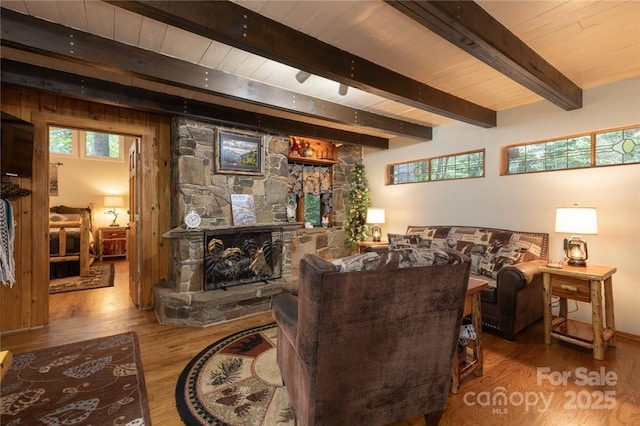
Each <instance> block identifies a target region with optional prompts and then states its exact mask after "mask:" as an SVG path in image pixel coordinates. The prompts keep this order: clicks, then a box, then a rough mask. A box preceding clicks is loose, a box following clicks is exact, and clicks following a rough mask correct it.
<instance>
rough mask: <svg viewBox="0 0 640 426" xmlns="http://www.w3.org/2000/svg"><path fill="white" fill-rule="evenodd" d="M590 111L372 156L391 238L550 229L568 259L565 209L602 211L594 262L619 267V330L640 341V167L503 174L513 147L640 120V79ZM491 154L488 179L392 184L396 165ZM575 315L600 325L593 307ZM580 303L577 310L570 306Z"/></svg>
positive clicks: (398, 142)
mask: <svg viewBox="0 0 640 426" xmlns="http://www.w3.org/2000/svg"><path fill="white" fill-rule="evenodd" d="M583 105H584V106H583V108H581V109H579V110H576V111H570V112H567V111H564V110H562V109H560V108H559V107H556V106H555V105H553V104H551V103H550V102H546V101H541V102H538V103H535V104H532V105H528V106H524V107H519V108H514V109H512V110H509V111H505V112H502V113H499V114H498V126H497V127H496V128H493V129H482V128H479V127H475V126H471V125H467V124H461V123H453V124H448V125H445V126H441V127H437V128H434V131H433V140H432V141H430V142H422V143H412V142H411V141H409V140H407V139H405V140H402V139H400V138H398V139H394V140H393V141H392V143H391V147H390V149H389V150H386V151H380V150H366V151H365V156H364V162H365V170H366V174H367V179H368V181H369V186H370V191H371V200H372V205H375V206H380V207H383V208H384V209H385V210H386V217H387V223H386V224H385V225H384V228H383V232H384V233H386V232H393V233H402V232H404V231H405V229H406V227H407V225H480V226H488V227H500V228H506V229H512V230H520V231H538V232H548V233H549V236H550V256H551V257H552V258H554V259H559V258H560V257H561V256H562V254H563V250H562V242H563V239H564V238H565V235H563V234H556V233H555V232H554V220H555V209H556V207H564V206H571V205H573V204H578V205H580V206H589V207H596V208H597V209H598V227H599V234H598V235H587V236H584V237H585V239H586V240H587V242H588V249H589V259H588V262H589V263H592V264H600V265H603V264H604V265H614V266H616V267H617V268H618V271H617V273H616V274H615V275H614V276H613V294H614V301H615V317H616V328H617V329H618V330H619V331H623V332H627V333H632V334H635V335H639V336H640V165H638V164H636V165H626V166H615V167H602V168H594V169H588V170H569V171H554V172H546V173H537V174H529V175H519V176H500V175H499V164H500V163H499V162H500V149H501V148H502V147H503V146H505V145H510V144H514V143H521V142H533V141H537V140H542V139H548V138H556V137H563V136H568V135H572V134H577V133H585V132H590V131H594V130H601V129H609V128H614V127H620V126H627V125H633V124H640V78H633V79H629V80H625V81H622V82H617V83H613V84H609V85H606V86H602V87H599V88H595V89H591V90H586V91H584V98H583ZM479 148H485V150H486V151H485V164H486V167H485V174H486V177H485V178H482V179H469V180H459V181H447V182H430V183H416V184H405V185H395V186H391V185H389V186H387V185H385V183H384V179H385V173H386V171H385V167H386V165H387V164H389V163H393V162H402V161H409V160H414V159H417V158H421V157H433V156H438V155H446V154H452V153H456V152H464V151H470V150H475V149H479ZM578 306H579V310H578V312H575V313H573V314H571V315H570V316H571V317H572V318H575V319H579V320H583V321H590V318H591V311H590V305H588V304H584V303H579V305H578ZM573 307H574V305H573V302H571V303H570V304H569V310H570V311H571V310H572V308H573Z"/></svg>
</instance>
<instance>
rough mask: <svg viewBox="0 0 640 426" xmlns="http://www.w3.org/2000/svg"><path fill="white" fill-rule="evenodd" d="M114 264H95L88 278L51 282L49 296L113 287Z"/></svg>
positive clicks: (71, 278)
mask: <svg viewBox="0 0 640 426" xmlns="http://www.w3.org/2000/svg"><path fill="white" fill-rule="evenodd" d="M113 270H114V267H113V263H94V264H93V265H91V267H90V268H89V275H87V276H86V277H81V276H75V277H67V278H56V279H54V280H50V281H49V294H55V293H64V292H67V291H76V290H90V289H92V288H101V287H113Z"/></svg>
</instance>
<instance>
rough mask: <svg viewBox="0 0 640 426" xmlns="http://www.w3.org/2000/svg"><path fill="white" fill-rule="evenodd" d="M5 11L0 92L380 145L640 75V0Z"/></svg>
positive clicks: (33, 6) (13, 3)
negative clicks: (32, 92) (48, 94)
mask: <svg viewBox="0 0 640 426" xmlns="http://www.w3.org/2000/svg"><path fill="white" fill-rule="evenodd" d="M1 6H2V13H1V14H0V19H1V24H2V39H1V42H2V50H1V54H2V81H3V82H8V83H13V84H20V85H26V86H31V87H38V88H42V89H46V90H53V91H57V92H61V93H67V94H69V95H71V96H78V97H84V98H90V99H96V100H102V101H106V102H111V103H116V104H123V105H130V106H132V107H136V108H141V109H148V110H162V111H166V112H168V113H172V114H188V115H193V116H198V117H202V118H209V119H214V120H217V121H220V122H224V123H238V122H242V123H244V124H245V125H247V126H249V127H251V128H255V129H261V130H264V131H275V132H280V133H285V134H286V132H291V133H294V132H295V133H298V134H301V135H305V136H313V137H322V138H326V139H330V140H334V141H338V142H347V143H355V144H361V145H365V146H371V147H378V148H385V147H387V146H388V139H390V138H393V137H397V136H406V137H410V138H414V139H417V140H430V139H431V135H432V130H431V129H432V127H433V126H439V125H443V124H446V123H449V122H451V121H452V120H458V121H462V122H466V123H470V124H472V125H477V126H481V127H494V126H496V125H497V124H498V120H497V113H498V112H499V111H502V110H505V109H509V108H513V107H516V106H520V105H525V104H528V103H532V102H536V101H539V100H543V99H544V100H546V101H548V102H552V103H554V104H556V105H558V108H562V109H565V110H573V109H577V108H581V107H582V106H583V100H582V90H584V89H588V88H592V87H596V86H599V85H602V84H606V83H610V82H614V81H618V80H622V79H626V78H631V77H635V76H639V75H640V2H636V1H626V2H623V1H583V0H564V1H545V2H540V1H527V0H524V1H512V2H500V1H478V2H455V1H424V0H413V1H401V2H396V1H389V0H385V1H382V0H360V1H329V2H328V1H313V0H287V1H278V0H271V1H269V0H261V1H258V0H241V1H237V2H226V1H213V2H205V1H189V2H185V1H183V2H171V1H137V0H134V1H96V0H76V1H59V0H52V1H46V2H43V1H17V0H3V1H2V4H1ZM300 71H302V72H303V73H305V74H306V75H307V76H309V75H310V76H309V77H308V78H307V79H306V80H304V82H303V83H300V82H299V81H298V80H297V79H296V76H298V77H301V76H302V73H301V74H300V75H298V74H299V72H300ZM301 80H303V79H301ZM340 86H342V87H341V89H347V88H348V89H347V93H346V94H345V93H344V91H343V90H340V92H342V93H339V87H340Z"/></svg>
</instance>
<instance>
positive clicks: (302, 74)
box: [296, 71, 311, 84]
mask: <svg viewBox="0 0 640 426" xmlns="http://www.w3.org/2000/svg"><path fill="white" fill-rule="evenodd" d="M309 77H311V74H310V73H308V72H306V71H298V72H297V73H296V80H298V83H300V84H302V83H304V82H305V81H307V79H308V78H309Z"/></svg>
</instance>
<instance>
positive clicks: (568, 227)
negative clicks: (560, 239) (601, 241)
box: [555, 207, 598, 266]
mask: <svg viewBox="0 0 640 426" xmlns="http://www.w3.org/2000/svg"><path fill="white" fill-rule="evenodd" d="M555 231H556V232H559V233H563V234H572V236H571V237H569V238H565V239H564V251H565V256H566V257H567V259H568V262H567V263H568V264H569V265H571V266H586V265H587V258H588V257H589V252H588V251H587V242H586V241H585V240H584V239H583V238H582V237H581V236H580V235H578V234H581V235H584V234H597V233H598V215H597V212H596V209H595V208H594V207H560V208H557V209H556V228H555Z"/></svg>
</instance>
